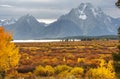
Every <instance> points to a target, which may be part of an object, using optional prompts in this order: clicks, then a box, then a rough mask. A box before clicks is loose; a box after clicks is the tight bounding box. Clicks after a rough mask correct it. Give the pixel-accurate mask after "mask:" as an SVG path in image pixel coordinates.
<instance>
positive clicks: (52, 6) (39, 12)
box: [0, 0, 117, 19]
mask: <svg viewBox="0 0 120 79" xmlns="http://www.w3.org/2000/svg"><path fill="white" fill-rule="evenodd" d="M81 2H91V3H93V4H94V5H95V6H99V7H102V9H104V10H106V12H110V8H112V9H114V8H113V6H114V2H115V0H0V11H1V13H0V18H10V17H15V18H18V17H20V16H22V15H25V14H27V13H30V14H32V15H33V16H35V17H36V18H42V19H56V18H58V17H60V16H61V15H62V14H65V13H67V12H69V11H70V10H71V9H72V8H75V7H77V6H79V4H80V3H81ZM111 11H113V10H111ZM111 15H113V16H115V13H113V14H112V13H111ZM116 16H117V15H116Z"/></svg>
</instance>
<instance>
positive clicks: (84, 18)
mask: <svg viewBox="0 0 120 79" xmlns="http://www.w3.org/2000/svg"><path fill="white" fill-rule="evenodd" d="M79 18H80V19H82V20H86V19H87V16H86V15H85V14H81V15H80V16H79Z"/></svg>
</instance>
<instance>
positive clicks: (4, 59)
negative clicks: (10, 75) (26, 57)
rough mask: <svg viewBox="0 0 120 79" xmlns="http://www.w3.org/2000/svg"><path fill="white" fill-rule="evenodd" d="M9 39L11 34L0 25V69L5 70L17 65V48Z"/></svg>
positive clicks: (18, 56)
mask: <svg viewBox="0 0 120 79" xmlns="http://www.w3.org/2000/svg"><path fill="white" fill-rule="evenodd" d="M11 40H12V36H11V35H10V34H9V33H7V32H5V31H4V28H3V27H0V71H7V70H9V69H10V68H14V67H16V66H17V65H18V62H19V59H20V55H19V50H18V48H17V47H16V46H15V44H14V43H12V42H11Z"/></svg>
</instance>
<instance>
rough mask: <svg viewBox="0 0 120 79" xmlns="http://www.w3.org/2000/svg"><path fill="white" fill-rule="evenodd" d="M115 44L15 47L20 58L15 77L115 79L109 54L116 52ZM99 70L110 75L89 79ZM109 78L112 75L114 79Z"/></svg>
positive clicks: (58, 44)
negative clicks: (17, 48)
mask: <svg viewBox="0 0 120 79" xmlns="http://www.w3.org/2000/svg"><path fill="white" fill-rule="evenodd" d="M117 44H118V41H117V40H92V41H68V42H44V43H40V42H38V43H37V42H35V43H33V42H32V43H30V42H29V43H15V45H16V46H17V47H19V52H20V54H21V58H20V62H19V65H18V68H17V69H16V77H17V78H20V77H24V78H25V79H45V78H46V79H59V78H60V79H64V78H65V79H66V78H67V77H70V78H67V79H75V78H76V79H83V78H85V79H101V78H102V79H115V77H114V76H115V73H114V69H113V66H112V64H113V61H112V53H116V52H118V49H117ZM100 68H102V69H103V71H100V72H105V71H106V70H105V69H108V70H110V72H109V71H108V72H106V73H107V74H103V73H101V74H100V73H99V75H102V77H99V78H98V76H96V75H95V74H94V75H90V74H92V73H96V72H99V69H100ZM104 68H105V69H104ZM92 69H93V70H95V69H96V70H97V69H98V71H96V72H94V71H92ZM100 70H101V69H100ZM109 74H112V75H114V76H113V77H114V78H113V77H111V75H110V76H109ZM97 75H98V74H97ZM11 76H13V75H12V74H11ZM36 76H37V78H36ZM106 76H108V77H106ZM14 77H15V72H14V76H13V78H14ZM16 77H15V78H16ZM86 77H87V78H86Z"/></svg>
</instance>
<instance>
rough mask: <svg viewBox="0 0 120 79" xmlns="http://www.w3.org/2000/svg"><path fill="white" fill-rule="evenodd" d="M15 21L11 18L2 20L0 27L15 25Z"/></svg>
mask: <svg viewBox="0 0 120 79" xmlns="http://www.w3.org/2000/svg"><path fill="white" fill-rule="evenodd" d="M16 21H17V20H16V19H14V18H11V19H4V20H0V25H1V26H5V25H10V24H14V23H16Z"/></svg>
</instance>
